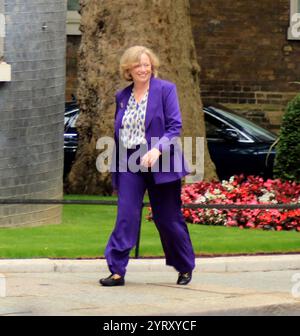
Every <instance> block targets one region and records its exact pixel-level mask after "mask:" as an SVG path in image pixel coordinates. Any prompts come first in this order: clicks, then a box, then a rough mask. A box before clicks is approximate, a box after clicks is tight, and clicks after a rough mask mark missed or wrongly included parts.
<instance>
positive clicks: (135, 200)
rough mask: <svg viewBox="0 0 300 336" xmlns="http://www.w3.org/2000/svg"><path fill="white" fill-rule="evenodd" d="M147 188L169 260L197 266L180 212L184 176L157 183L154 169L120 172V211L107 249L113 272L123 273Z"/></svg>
mask: <svg viewBox="0 0 300 336" xmlns="http://www.w3.org/2000/svg"><path fill="white" fill-rule="evenodd" d="M146 189H147V190H148V195H149V199H150V203H151V208H152V215H153V219H154V223H155V225H156V227H157V229H158V231H159V234H160V239H161V243H162V246H163V250H164V253H165V257H166V264H167V265H168V266H173V267H174V268H175V269H176V270H177V271H178V272H183V273H185V272H190V271H192V270H193V269H194V267H195V255H194V251H193V247H192V243H191V239H190V236H189V232H188V228H187V225H186V223H185V220H184V217H183V215H182V212H181V197H180V195H181V180H180V179H178V180H176V181H173V182H168V183H163V184H155V183H154V179H153V176H152V173H151V171H148V172H141V171H138V172H135V173H133V172H119V173H118V214H117V219H116V224H115V228H114V230H113V232H112V234H111V236H110V239H109V241H108V244H107V246H106V249H105V257H106V260H107V264H108V268H109V270H110V272H111V273H113V274H115V273H117V274H119V275H121V276H124V275H125V273H126V266H127V264H128V261H129V254H130V251H131V249H132V248H133V247H134V246H135V245H136V242H137V237H138V231H139V223H140V217H141V211H142V203H143V198H144V194H145V191H146Z"/></svg>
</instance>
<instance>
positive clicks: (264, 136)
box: [213, 107, 276, 141]
mask: <svg viewBox="0 0 300 336" xmlns="http://www.w3.org/2000/svg"><path fill="white" fill-rule="evenodd" d="M213 109H214V110H216V111H217V112H218V113H220V114H221V115H223V116H224V117H226V118H230V119H231V120H232V121H233V122H235V123H237V124H239V125H241V126H242V127H243V128H244V129H246V130H247V132H248V133H249V134H251V135H253V136H255V137H257V138H259V139H260V140H262V141H274V140H275V139H276V135H275V134H273V133H272V132H270V131H268V130H266V129H265V128H262V127H260V126H259V125H257V124H255V123H253V122H252V121H250V120H248V119H246V118H243V117H241V116H239V115H237V114H235V113H232V112H229V111H227V110H226V111H223V110H222V109H219V108H216V107H213Z"/></svg>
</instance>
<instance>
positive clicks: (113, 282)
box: [99, 274, 125, 286]
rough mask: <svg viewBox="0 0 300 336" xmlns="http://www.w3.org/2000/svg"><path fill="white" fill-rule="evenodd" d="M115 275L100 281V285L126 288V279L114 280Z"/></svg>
mask: <svg viewBox="0 0 300 336" xmlns="http://www.w3.org/2000/svg"><path fill="white" fill-rule="evenodd" d="M112 276H113V274H111V275H110V276H109V277H107V278H104V279H100V280H99V283H100V284H101V285H102V286H124V285H125V279H124V277H122V276H121V277H120V278H118V279H114V278H113V277H112Z"/></svg>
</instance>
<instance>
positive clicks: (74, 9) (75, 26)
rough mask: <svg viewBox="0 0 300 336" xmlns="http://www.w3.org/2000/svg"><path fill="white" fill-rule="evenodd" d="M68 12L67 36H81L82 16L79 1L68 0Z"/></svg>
mask: <svg viewBox="0 0 300 336" xmlns="http://www.w3.org/2000/svg"><path fill="white" fill-rule="evenodd" d="M67 8H68V12H67V35H81V32H80V30H79V25H80V15H79V13H78V10H79V0H68V7H67Z"/></svg>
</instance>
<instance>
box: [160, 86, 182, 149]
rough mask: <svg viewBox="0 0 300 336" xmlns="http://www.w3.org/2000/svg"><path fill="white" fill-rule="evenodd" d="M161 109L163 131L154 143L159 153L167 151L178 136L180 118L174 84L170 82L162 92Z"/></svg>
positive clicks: (180, 125) (180, 126) (180, 123)
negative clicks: (162, 110) (163, 118)
mask: <svg viewBox="0 0 300 336" xmlns="http://www.w3.org/2000/svg"><path fill="white" fill-rule="evenodd" d="M163 109H164V117H165V132H164V135H163V136H162V137H161V138H160V140H159V141H158V142H157V143H156V144H155V145H154V147H155V148H157V149H158V150H159V151H160V152H161V153H162V152H164V151H169V150H170V147H171V145H172V144H173V145H175V144H176V143H177V139H178V138H179V137H180V133H181V128H182V120H181V112H180V107H179V102H178V97H177V90H176V85H175V84H172V85H171V87H170V88H168V90H166V91H165V92H164V93H163Z"/></svg>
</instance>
